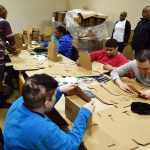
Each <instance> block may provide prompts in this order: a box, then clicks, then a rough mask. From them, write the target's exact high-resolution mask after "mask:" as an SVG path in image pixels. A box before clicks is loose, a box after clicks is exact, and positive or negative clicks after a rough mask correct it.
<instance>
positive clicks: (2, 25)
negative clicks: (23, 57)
mask: <svg viewBox="0 0 150 150" xmlns="http://www.w3.org/2000/svg"><path fill="white" fill-rule="evenodd" d="M6 18H7V10H6V8H5V7H4V6H3V5H0V108H8V107H10V105H11V104H9V103H7V102H6V101H5V98H4V94H3V84H2V81H3V78H4V71H5V50H6V45H7V43H6V42H8V43H9V48H10V49H9V50H10V52H12V53H13V54H14V55H17V54H18V51H17V50H16V42H15V38H14V35H13V33H12V30H11V26H10V24H9V22H8V21H7V20H6Z"/></svg>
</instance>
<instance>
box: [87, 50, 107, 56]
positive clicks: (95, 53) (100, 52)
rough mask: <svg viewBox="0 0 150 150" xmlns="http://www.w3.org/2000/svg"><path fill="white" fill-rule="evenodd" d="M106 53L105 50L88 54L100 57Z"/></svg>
mask: <svg viewBox="0 0 150 150" xmlns="http://www.w3.org/2000/svg"><path fill="white" fill-rule="evenodd" d="M105 53H106V51H105V50H97V51H92V52H90V54H91V55H92V54H94V55H102V54H105Z"/></svg>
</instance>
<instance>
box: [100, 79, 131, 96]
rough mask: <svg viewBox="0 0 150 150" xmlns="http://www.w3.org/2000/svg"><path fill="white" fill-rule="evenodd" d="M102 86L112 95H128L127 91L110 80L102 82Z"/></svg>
mask: <svg viewBox="0 0 150 150" xmlns="http://www.w3.org/2000/svg"><path fill="white" fill-rule="evenodd" d="M102 86H103V87H104V88H105V89H106V90H107V91H109V92H110V93H111V94H113V95H116V96H119V95H129V94H128V93H126V92H124V91H123V90H121V89H120V88H119V87H118V86H117V85H116V84H115V83H114V82H113V81H112V80H110V81H108V82H106V83H105V84H102Z"/></svg>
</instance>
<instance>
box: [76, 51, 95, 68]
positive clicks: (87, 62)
mask: <svg viewBox="0 0 150 150" xmlns="http://www.w3.org/2000/svg"><path fill="white" fill-rule="evenodd" d="M79 63H80V66H81V67H83V68H85V69H87V70H92V62H91V57H90V55H89V54H87V53H85V52H80V53H79Z"/></svg>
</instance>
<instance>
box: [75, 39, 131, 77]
mask: <svg viewBox="0 0 150 150" xmlns="http://www.w3.org/2000/svg"><path fill="white" fill-rule="evenodd" d="M90 56H91V60H92V61H96V62H99V63H101V64H104V66H103V68H104V69H105V70H108V71H112V70H113V69H115V68H116V67H119V66H121V65H124V64H126V63H127V62H128V60H127V58H126V57H125V56H124V55H123V54H121V53H119V52H118V42H117V41H116V40H115V39H109V40H107V41H106V43H105V50H98V51H94V52H91V53H90ZM77 64H80V62H77ZM127 77H129V78H132V77H133V73H129V74H128V75H127Z"/></svg>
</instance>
